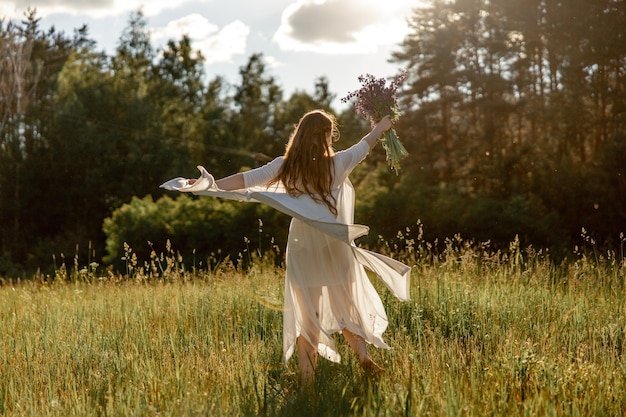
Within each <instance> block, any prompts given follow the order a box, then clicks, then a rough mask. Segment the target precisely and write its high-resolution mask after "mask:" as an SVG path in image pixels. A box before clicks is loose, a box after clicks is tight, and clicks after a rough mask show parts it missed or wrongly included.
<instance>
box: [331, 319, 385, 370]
mask: <svg viewBox="0 0 626 417" xmlns="http://www.w3.org/2000/svg"><path fill="white" fill-rule="evenodd" d="M341 333H342V334H343V337H345V338H346V340H347V341H348V344H349V345H350V347H351V348H352V350H354V352H355V353H356V354H357V355H358V357H359V363H360V364H361V366H362V367H363V369H365V370H366V371H370V372H375V373H380V372H382V370H383V369H382V368H381V367H380V366H378V364H377V363H376V362H374V361H373V360H372V358H371V357H370V355H369V353H368V352H367V344H366V343H365V339H363V338H362V337H361V336H359V335H358V334H355V333H352V332H351V331H349V330H348V329H342V330H341Z"/></svg>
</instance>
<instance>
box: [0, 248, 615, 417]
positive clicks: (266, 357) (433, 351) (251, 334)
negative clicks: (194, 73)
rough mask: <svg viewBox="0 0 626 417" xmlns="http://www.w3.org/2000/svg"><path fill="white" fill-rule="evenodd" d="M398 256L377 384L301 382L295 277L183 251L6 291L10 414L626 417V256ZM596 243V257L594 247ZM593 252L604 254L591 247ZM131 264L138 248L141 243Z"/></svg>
mask: <svg viewBox="0 0 626 417" xmlns="http://www.w3.org/2000/svg"><path fill="white" fill-rule="evenodd" d="M407 242H408V244H407V245H403V246H404V249H403V250H401V251H400V250H399V249H394V248H392V247H389V248H388V249H389V253H390V254H391V255H393V256H394V257H396V258H398V259H401V260H403V261H405V262H407V263H410V264H411V265H413V266H414V267H413V273H412V282H411V290H412V301H410V302H400V301H398V300H396V299H395V298H394V297H393V296H392V295H391V294H390V293H389V292H388V291H387V290H386V289H385V288H384V287H383V286H381V285H380V283H379V282H378V281H377V279H376V278H375V277H372V281H373V282H374V283H375V285H376V286H377V288H378V289H379V292H380V294H381V297H382V298H383V301H384V303H385V306H386V309H387V314H388V316H389V327H388V329H387V332H386V333H385V336H386V337H385V339H386V341H387V342H388V344H389V345H391V346H392V348H393V349H392V350H389V351H387V350H380V349H370V350H371V352H372V354H373V357H374V359H375V360H376V361H377V362H378V363H380V364H381V365H383V366H384V368H385V372H384V373H383V374H382V376H380V377H379V378H373V377H369V376H367V375H365V374H364V373H363V372H362V371H361V369H360V368H359V366H358V363H357V361H356V358H355V357H354V355H353V354H352V353H351V352H349V351H348V350H346V344H345V342H344V341H343V340H341V339H339V346H340V348H341V349H342V355H343V358H344V360H343V362H342V363H341V364H333V363H329V362H326V361H324V360H321V359H320V367H319V370H318V375H317V378H316V383H315V387H314V389H311V390H302V389H301V388H300V387H299V384H298V381H299V375H298V367H297V361H296V359H295V358H293V359H292V360H291V361H290V362H289V364H287V366H285V364H283V363H282V361H281V353H282V313H281V311H280V308H281V305H282V290H283V289H282V288H283V271H282V270H281V268H277V267H275V266H274V262H273V261H272V260H271V259H270V260H268V259H254V260H253V262H252V266H251V267H250V268H248V269H246V270H245V271H244V270H240V269H237V268H235V267H234V265H233V264H232V263H230V262H224V263H222V264H220V265H219V266H218V267H216V268H215V269H214V270H211V271H200V270H191V271H189V270H187V271H186V270H184V268H182V267H181V266H180V264H179V263H178V261H179V260H178V259H177V258H176V257H175V256H165V257H163V256H161V257H160V258H157V257H155V258H153V260H152V262H151V263H150V265H144V266H143V267H139V266H138V265H136V263H137V262H136V260H133V258H132V256H130V257H129V258H128V259H129V265H128V268H127V274H126V275H124V276H118V275H116V274H113V273H110V272H107V271H106V270H99V267H98V266H97V265H96V264H93V263H92V264H91V265H88V266H86V267H79V261H78V260H77V261H76V263H75V264H74V265H73V266H70V267H67V268H66V267H65V266H61V267H60V268H59V269H58V270H57V271H56V273H55V276H54V277H41V276H37V277H33V278H32V279H30V280H23V281H12V280H8V279H4V280H2V281H1V283H2V285H1V286H0V328H1V329H2V338H1V339H0V375H1V378H0V415H3V416H88V415H89V416H92V415H93V416H209V415H210V416H348V415H349V416H352V415H355V416H426V415H430V416H443V415H446V416H491V415H498V416H536V415H539V416H565V415H567V416H570V415H571V416H612V415H613V416H620V415H622V414H623V413H624V412H625V411H626V340H625V334H626V311H625V308H624V304H625V295H626V291H625V272H626V265H625V263H624V259H623V254H611V253H607V254H604V255H600V254H597V253H594V252H593V251H591V252H590V253H589V254H585V253H582V252H581V253H578V256H577V260H576V261H572V262H569V263H563V264H560V265H554V264H553V263H551V262H550V261H549V260H548V259H547V256H545V254H542V253H541V252H536V251H534V250H532V249H521V248H519V245H518V244H517V242H513V243H512V244H511V248H510V250H509V251H506V252H498V251H493V250H490V249H489V248H488V247H487V246H486V245H471V244H469V243H467V242H463V241H462V240H461V239H458V238H457V239H451V240H449V241H448V242H447V244H446V249H445V250H443V251H441V252H438V253H435V251H434V250H433V249H432V248H431V247H430V246H429V245H426V244H424V243H423V242H418V243H415V242H414V241H408V240H407ZM591 249H592V248H591ZM591 249H590V250H591ZM129 252H130V249H129Z"/></svg>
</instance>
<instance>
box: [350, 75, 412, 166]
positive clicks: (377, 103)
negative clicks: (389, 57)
mask: <svg viewBox="0 0 626 417" xmlns="http://www.w3.org/2000/svg"><path fill="white" fill-rule="evenodd" d="M406 75H407V74H406V71H403V72H402V73H401V74H400V75H398V76H397V77H396V79H395V80H393V81H392V82H391V83H390V85H389V86H386V81H385V79H384V78H375V77H374V76H373V75H371V74H366V75H360V76H359V78H358V79H359V82H360V83H361V88H360V89H359V90H355V91H351V92H349V93H348V95H347V96H345V97H343V98H342V99H341V102H342V103H347V102H348V101H350V100H351V99H353V98H356V101H355V103H354V109H355V111H356V112H357V114H359V115H361V116H363V117H364V118H365V119H367V120H368V121H369V122H370V124H371V125H372V127H373V126H374V125H375V124H376V122H378V121H379V120H380V119H382V118H383V117H384V116H385V115H389V117H390V118H391V121H392V122H395V121H397V120H398V118H399V117H400V109H399V106H398V98H397V97H396V90H397V89H398V87H399V86H400V84H402V82H403V81H404V79H405V78H406ZM381 142H382V145H383V148H384V149H385V153H386V157H387V163H388V164H389V166H390V167H391V169H393V170H394V171H395V172H396V175H397V174H398V170H399V169H400V160H401V159H402V158H404V157H405V156H407V155H408V154H409V153H408V152H407V151H406V149H405V148H404V146H403V145H402V143H400V140H399V139H398V135H397V133H396V131H395V129H393V128H391V129H389V130H388V131H387V132H385V135H384V136H383V139H382V140H381Z"/></svg>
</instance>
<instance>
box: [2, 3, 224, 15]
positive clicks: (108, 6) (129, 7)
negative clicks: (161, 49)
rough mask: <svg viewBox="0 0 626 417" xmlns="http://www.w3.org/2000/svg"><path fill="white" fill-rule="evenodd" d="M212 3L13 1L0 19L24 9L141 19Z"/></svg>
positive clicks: (4, 8) (5, 4)
mask: <svg viewBox="0 0 626 417" xmlns="http://www.w3.org/2000/svg"><path fill="white" fill-rule="evenodd" d="M211 1H212V0H91V1H85V0H37V1H36V2H33V0H15V1H2V2H0V13H1V14H2V16H7V17H9V18H16V19H19V18H21V17H22V16H23V14H24V12H25V11H26V10H27V9H28V8H36V9H37V16H39V17H47V16H49V15H52V14H60V13H65V14H69V15H74V16H76V15H82V16H88V17H92V18H104V17H109V16H117V15H121V14H127V13H129V12H132V11H135V10H139V9H142V10H143V12H144V15H145V16H148V17H149V16H156V15H158V14H159V13H161V12H163V11H164V10H173V9H176V8H178V7H180V6H183V5H185V4H187V3H191V2H194V3H207V2H211Z"/></svg>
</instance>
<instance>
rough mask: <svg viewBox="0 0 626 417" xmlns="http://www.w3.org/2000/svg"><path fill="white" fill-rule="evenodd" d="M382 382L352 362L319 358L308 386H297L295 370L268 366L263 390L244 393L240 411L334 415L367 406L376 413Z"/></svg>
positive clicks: (357, 412)
mask: <svg viewBox="0 0 626 417" xmlns="http://www.w3.org/2000/svg"><path fill="white" fill-rule="evenodd" d="M382 383H383V381H382V379H381V378H378V377H373V376H370V375H368V374H366V373H365V372H363V370H361V368H360V367H359V365H358V364H356V363H353V362H348V363H346V364H334V363H332V362H328V361H323V360H321V361H320V362H319V364H318V369H317V374H316V379H315V383H314V385H313V386H311V387H302V386H301V384H300V382H299V374H298V373H297V372H293V371H289V370H287V369H280V370H278V369H276V370H270V371H268V372H267V373H266V375H265V383H264V384H263V387H264V388H263V391H264V392H263V393H262V394H261V395H258V396H257V397H256V398H252V396H248V397H247V402H248V404H247V405H244V406H243V407H242V412H243V415H246V416H280V417H290V416H298V417H309V416H311V417H312V416H315V417H318V416H333V417H336V416H352V415H362V414H363V413H364V411H365V410H366V409H367V410H368V411H369V412H373V414H374V415H377V414H378V413H377V412H376V411H380V410H381V409H382V407H383V400H382V398H383V395H382V389H381V384H382ZM242 388H243V387H242Z"/></svg>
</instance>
